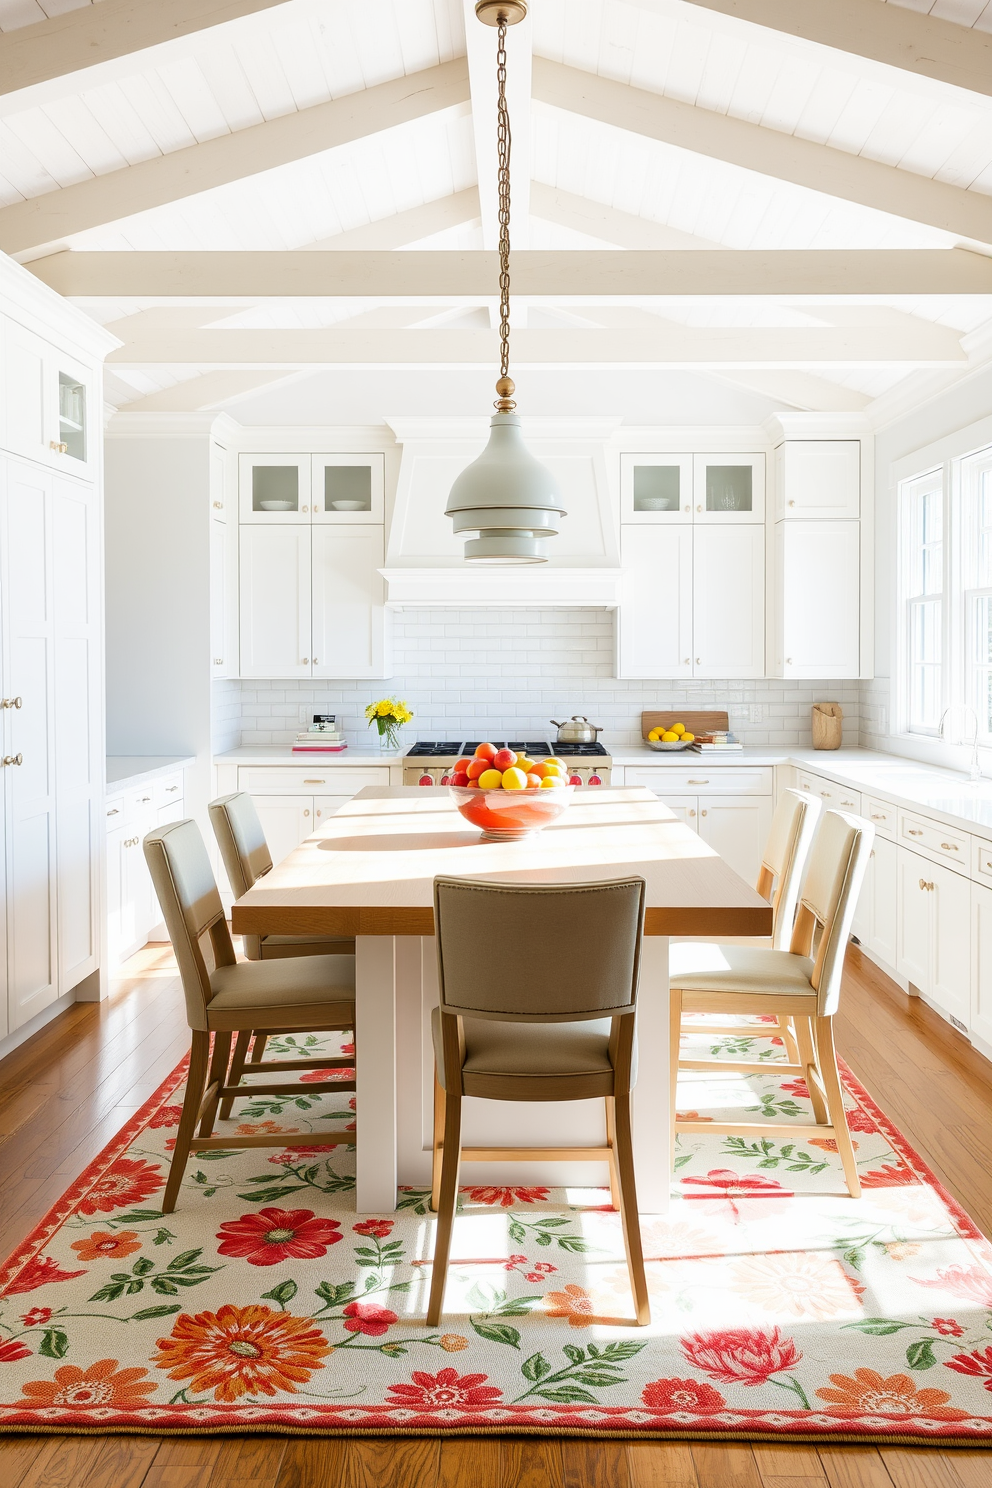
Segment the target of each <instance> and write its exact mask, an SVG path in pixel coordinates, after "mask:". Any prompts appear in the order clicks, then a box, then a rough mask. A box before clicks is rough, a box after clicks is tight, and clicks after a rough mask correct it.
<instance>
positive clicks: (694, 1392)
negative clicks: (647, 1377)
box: [641, 1379, 727, 1416]
mask: <svg viewBox="0 0 992 1488" xmlns="http://www.w3.org/2000/svg"><path fill="white" fill-rule="evenodd" d="M641 1399H642V1400H643V1402H644V1404H645V1405H646V1406H649V1407H650V1409H651V1410H656V1411H660V1412H661V1414H662V1415H667V1414H668V1413H669V1412H670V1411H692V1412H693V1413H694V1414H695V1415H700V1416H711V1415H712V1414H713V1413H714V1411H718V1410H723V1408H724V1406H725V1405H726V1403H727V1402H726V1401H725V1400H724V1398H723V1396H722V1395H721V1394H720V1391H719V1390H714V1388H713V1386H712V1385H706V1384H703V1382H702V1381H701V1380H684V1379H660V1380H653V1381H652V1383H651V1384H650V1385H645V1386H644V1389H643V1390H642V1391H641Z"/></svg>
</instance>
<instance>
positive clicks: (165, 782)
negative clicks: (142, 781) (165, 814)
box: [152, 770, 183, 806]
mask: <svg viewBox="0 0 992 1488" xmlns="http://www.w3.org/2000/svg"><path fill="white" fill-rule="evenodd" d="M152 787H153V794H154V797H155V805H156V806H174V805H175V804H176V802H177V801H181V800H182V798H183V772H182V770H177V771H176V773H175V774H174V775H163V776H162V778H161V780H153V781H152Z"/></svg>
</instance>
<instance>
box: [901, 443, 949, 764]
mask: <svg viewBox="0 0 992 1488" xmlns="http://www.w3.org/2000/svg"><path fill="white" fill-rule="evenodd" d="M944 477H945V471H944V467H943V466H940V465H938V466H935V467H933V468H931V469H930V470H923V471H921V472H920V473H919V474H916V475H913V476H910V477H909V478H908V479H907V480H903V481H900V483H899V490H898V499H899V526H900V533H901V541H900V544H899V549H900V557H901V562H900V570H901V572H900V581H899V589H900V601H901V602H900V606H899V614H900V621H901V624H900V632H901V641H902V644H901V646H900V651H901V661H902V664H901V666H900V669H899V670H900V677H901V681H902V689H901V690H902V704H903V706H902V712H903V722H904V728H905V730H906V732H907V733H909V734H913V735H920V734H922V735H925V736H926V735H929V736H930V737H931V738H934V737H936V735H937V730H938V725H939V721H940V718H941V715H942V714H943V711H944V709H945V708H946V707H947V696H948V676H949V669H948V654H947V653H948V630H949V626H948V618H949V604H948V600H949V590H950V586H949V584H948V577H949V574H948V569H949V563H948V556H949V543H948V535H949V530H950V524H949V521H948V517H949V510H948V508H949V502H948V492H947V488H946V482H945V478H944ZM934 494H939V496H940V498H941V500H940V505H941V537H940V549H941V556H940V566H941V587H940V590H939V591H937V592H931V593H927V592H926V591H925V590H924V589H923V588H922V587H921V585H920V584H918V583H917V582H915V576H916V572H917V571H918V570H920V569H921V568H922V563H921V560H920V550H919V546H918V543H917V540H916V539H917V533H918V530H919V510H920V505H921V503H922V501H923V500H924V499H925V498H927V497H929V496H933V495H934ZM923 607H929V608H933V609H936V611H937V615H938V617H939V619H938V624H939V630H940V643H939V644H940V651H939V656H938V658H937V660H936V662H934V663H930V664H929V665H932V666H934V667H935V668H936V670H937V672H938V678H939V681H938V687H937V716H936V718H935V719H934V720H933V722H932V723H924V722H921V721H919V720H915V719H914V718H913V711H912V710H913V700H914V696H915V680H916V679H915V675H914V673H915V671H916V669H917V667H919V666H921V665H927V663H920V662H919V661H917V660H916V659H915V658H914V655H913V641H914V635H915V631H916V625H915V620H916V616H917V614H918V613H919V611H920V610H921V609H922V608H923Z"/></svg>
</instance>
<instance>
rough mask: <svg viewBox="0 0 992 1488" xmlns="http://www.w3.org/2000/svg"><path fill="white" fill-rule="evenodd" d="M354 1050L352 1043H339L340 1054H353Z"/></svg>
mask: <svg viewBox="0 0 992 1488" xmlns="http://www.w3.org/2000/svg"><path fill="white" fill-rule="evenodd" d="M354 1052H355V1045H354V1043H350V1044H342V1045H341V1053H342V1054H354Z"/></svg>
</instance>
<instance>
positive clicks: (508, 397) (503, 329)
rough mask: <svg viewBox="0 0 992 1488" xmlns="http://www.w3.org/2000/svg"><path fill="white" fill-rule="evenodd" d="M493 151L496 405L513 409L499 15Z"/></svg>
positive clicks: (506, 121) (506, 138)
mask: <svg viewBox="0 0 992 1488" xmlns="http://www.w3.org/2000/svg"><path fill="white" fill-rule="evenodd" d="M496 88H497V98H498V101H497V105H496V155H497V160H498V171H497V188H498V193H499V381H498V382H497V383H496V391H497V393H498V394H499V397H498V399H497V400H496V403H495V407H496V408H497V409H498V410H499V412H500V413H512V412H513V410H514V408H516V406H517V405H516V403H515V402H514V401H513V392H514V384H513V379H512V378H511V377H510V113H509V110H508V109H507V106H506V19H505V18H504V17H503V16H500V20H499V30H498V41H497V46H496Z"/></svg>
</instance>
